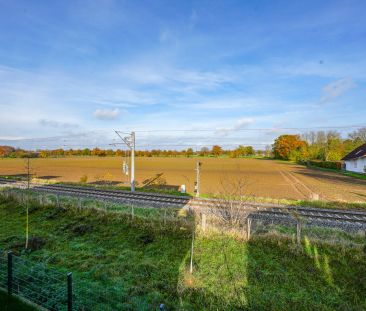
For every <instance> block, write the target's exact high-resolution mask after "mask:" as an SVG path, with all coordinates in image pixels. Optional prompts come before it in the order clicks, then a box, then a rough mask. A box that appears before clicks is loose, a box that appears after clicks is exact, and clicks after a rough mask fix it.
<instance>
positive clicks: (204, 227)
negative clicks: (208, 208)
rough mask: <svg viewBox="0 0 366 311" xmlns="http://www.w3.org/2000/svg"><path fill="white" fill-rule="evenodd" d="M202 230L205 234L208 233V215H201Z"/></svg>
mask: <svg viewBox="0 0 366 311" xmlns="http://www.w3.org/2000/svg"><path fill="white" fill-rule="evenodd" d="M201 228H202V231H203V232H206V214H202V213H201Z"/></svg>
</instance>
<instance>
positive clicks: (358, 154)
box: [342, 144, 366, 161]
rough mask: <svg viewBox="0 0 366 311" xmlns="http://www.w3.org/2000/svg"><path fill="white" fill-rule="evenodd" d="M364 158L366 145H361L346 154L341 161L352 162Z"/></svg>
mask: <svg viewBox="0 0 366 311" xmlns="http://www.w3.org/2000/svg"><path fill="white" fill-rule="evenodd" d="M365 156H366V144H363V145H362V146H360V147H358V148H356V149H355V150H353V151H352V152H350V153H349V154H347V155H346V156H345V157H344V158H343V159H342V160H343V161H347V160H354V159H358V158H362V157H365Z"/></svg>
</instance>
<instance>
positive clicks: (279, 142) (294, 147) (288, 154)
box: [273, 135, 307, 160]
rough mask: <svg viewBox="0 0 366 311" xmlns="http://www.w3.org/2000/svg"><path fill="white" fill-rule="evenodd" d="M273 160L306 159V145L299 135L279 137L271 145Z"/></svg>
mask: <svg viewBox="0 0 366 311" xmlns="http://www.w3.org/2000/svg"><path fill="white" fill-rule="evenodd" d="M273 153H274V156H275V158H277V159H283V160H301V159H304V158H306V155H307V144H306V142H305V141H303V140H301V139H300V136H299V135H281V136H279V137H278V138H277V139H276V140H275V143H274V144H273Z"/></svg>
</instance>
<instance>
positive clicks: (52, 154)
mask: <svg viewBox="0 0 366 311" xmlns="http://www.w3.org/2000/svg"><path fill="white" fill-rule="evenodd" d="M135 154H136V156H137V157H182V156H184V157H193V156H201V157H220V156H228V157H233V158H238V157H246V156H255V155H259V156H262V155H265V154H267V155H268V156H269V155H270V151H269V149H268V148H267V151H262V150H254V148H253V147H252V146H243V145H239V146H238V147H237V148H235V149H232V150H230V149H228V150H225V149H223V148H222V147H221V146H219V145H214V146H212V148H208V147H202V148H201V149H200V150H198V151H195V150H193V148H188V149H185V150H163V149H152V150H136V151H135ZM126 155H128V153H127V154H126V151H125V150H121V149H117V150H113V149H100V148H93V149H89V148H84V149H66V150H65V149H62V148H60V149H53V150H48V149H47V150H37V151H27V150H23V149H19V148H13V147H11V146H0V157H3V158H26V157H32V158H57V157H69V156H98V157H107V156H121V157H122V156H126Z"/></svg>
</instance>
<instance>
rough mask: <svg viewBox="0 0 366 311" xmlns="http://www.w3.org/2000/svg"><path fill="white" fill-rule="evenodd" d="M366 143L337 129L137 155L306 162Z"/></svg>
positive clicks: (63, 153)
mask: <svg viewBox="0 0 366 311" xmlns="http://www.w3.org/2000/svg"><path fill="white" fill-rule="evenodd" d="M364 143H366V128H361V129H358V130H356V131H354V132H352V133H349V134H348V136H347V138H342V136H341V134H340V133H339V132H337V131H311V132H307V133H304V134H301V135H281V136H279V137H277V139H276V140H275V142H274V144H273V145H272V146H270V145H268V146H266V147H265V149H264V150H255V149H254V148H253V146H244V145H239V146H238V147H236V148H234V149H224V148H222V147H221V146H219V145H214V146H212V147H211V148H208V147H202V148H201V149H200V150H193V148H188V149H185V150H163V149H152V150H136V152H135V154H136V156H137V157H182V156H183V157H194V156H200V157H221V156H225V157H231V158H240V157H250V156H266V157H274V158H277V159H283V160H292V161H306V160H321V161H339V160H341V159H342V158H343V157H344V156H345V155H346V154H347V153H349V152H351V151H352V150H354V149H355V148H357V147H359V146H360V145H362V144H364ZM126 155H127V154H126V151H125V150H121V149H117V150H113V149H100V148H93V149H89V148H84V149H66V150H65V149H62V148H59V149H53V150H37V151H27V150H23V149H19V148H13V147H11V146H0V157H7V158H25V157H35V158H55V157H69V156H98V157H106V156H121V157H123V156H126Z"/></svg>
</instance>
